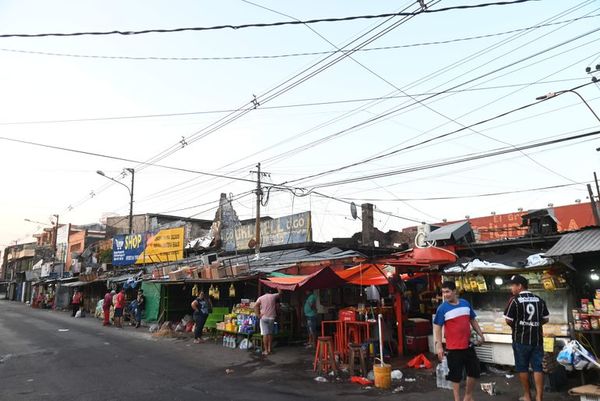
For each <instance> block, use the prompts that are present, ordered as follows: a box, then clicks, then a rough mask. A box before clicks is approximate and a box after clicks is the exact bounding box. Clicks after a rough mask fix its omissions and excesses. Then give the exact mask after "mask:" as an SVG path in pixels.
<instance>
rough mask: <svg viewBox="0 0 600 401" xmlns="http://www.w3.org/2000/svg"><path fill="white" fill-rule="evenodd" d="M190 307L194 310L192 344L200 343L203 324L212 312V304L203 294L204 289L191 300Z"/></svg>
mask: <svg viewBox="0 0 600 401" xmlns="http://www.w3.org/2000/svg"><path fill="white" fill-rule="evenodd" d="M192 309H193V310H194V313H193V318H194V322H195V323H196V325H195V328H194V344H200V343H201V342H202V331H203V330H204V324H205V323H206V319H208V315H210V314H211V313H212V304H211V303H210V299H208V298H207V297H206V296H205V295H204V291H200V293H199V294H198V297H197V298H196V299H194V301H193V302H192Z"/></svg>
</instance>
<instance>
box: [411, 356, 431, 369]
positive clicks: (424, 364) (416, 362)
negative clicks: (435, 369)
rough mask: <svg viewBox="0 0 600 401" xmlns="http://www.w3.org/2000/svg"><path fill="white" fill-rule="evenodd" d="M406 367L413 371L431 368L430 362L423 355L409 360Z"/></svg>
mask: <svg viewBox="0 0 600 401" xmlns="http://www.w3.org/2000/svg"><path fill="white" fill-rule="evenodd" d="M407 366H408V367H409V368H414V369H431V367H432V365H431V362H430V361H429V359H427V357H426V356H425V355H424V354H419V355H417V356H416V357H414V358H413V359H411V360H410V361H409V362H408V365H407Z"/></svg>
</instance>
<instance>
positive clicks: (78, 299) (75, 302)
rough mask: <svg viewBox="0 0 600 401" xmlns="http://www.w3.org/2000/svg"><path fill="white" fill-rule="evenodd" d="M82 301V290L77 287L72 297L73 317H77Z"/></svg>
mask: <svg viewBox="0 0 600 401" xmlns="http://www.w3.org/2000/svg"><path fill="white" fill-rule="evenodd" d="M82 301H83V294H82V293H81V291H79V289H76V290H75V293H74V294H73V298H71V309H72V310H71V312H72V313H71V317H75V315H76V314H77V311H78V310H79V308H80V307H81V304H82Z"/></svg>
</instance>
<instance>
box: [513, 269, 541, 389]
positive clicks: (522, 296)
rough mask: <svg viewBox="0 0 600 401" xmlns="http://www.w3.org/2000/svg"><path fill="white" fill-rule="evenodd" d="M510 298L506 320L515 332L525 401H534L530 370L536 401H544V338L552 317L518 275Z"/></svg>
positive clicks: (517, 365)
mask: <svg viewBox="0 0 600 401" xmlns="http://www.w3.org/2000/svg"><path fill="white" fill-rule="evenodd" d="M510 284H511V291H512V294H513V297H512V298H511V300H510V302H509V303H508V306H507V307H506V311H505V312H504V318H505V319H506V323H507V324H508V325H509V326H510V327H511V328H512V341H513V351H514V354H515V370H516V371H517V373H518V374H519V380H520V381H521V384H522V385H523V391H524V393H525V394H524V395H523V398H522V400H523V401H531V390H530V388H529V366H530V365H531V369H532V370H533V377H534V379H535V393H536V394H535V399H536V401H542V398H543V396H544V373H543V370H542V360H543V358H544V336H543V331H542V325H544V324H546V323H548V319H549V317H550V314H549V313H548V307H547V306H546V302H544V300H543V299H541V298H540V297H538V296H537V295H535V294H532V293H531V292H529V291H528V290H527V288H528V284H529V283H528V281H527V279H526V278H525V277H523V276H520V275H518V274H516V275H514V276H512V277H511V279H510Z"/></svg>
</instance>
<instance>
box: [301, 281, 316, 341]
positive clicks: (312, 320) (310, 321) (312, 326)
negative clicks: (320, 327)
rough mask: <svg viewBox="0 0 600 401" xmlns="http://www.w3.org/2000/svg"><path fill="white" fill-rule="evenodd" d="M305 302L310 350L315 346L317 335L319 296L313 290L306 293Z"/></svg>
mask: <svg viewBox="0 0 600 401" xmlns="http://www.w3.org/2000/svg"><path fill="white" fill-rule="evenodd" d="M306 295H307V297H306V301H304V316H305V317H306V328H307V329H308V344H307V347H308V348H313V347H314V346H315V340H316V335H317V296H316V295H315V294H314V292H313V291H312V290H308V291H306Z"/></svg>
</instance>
